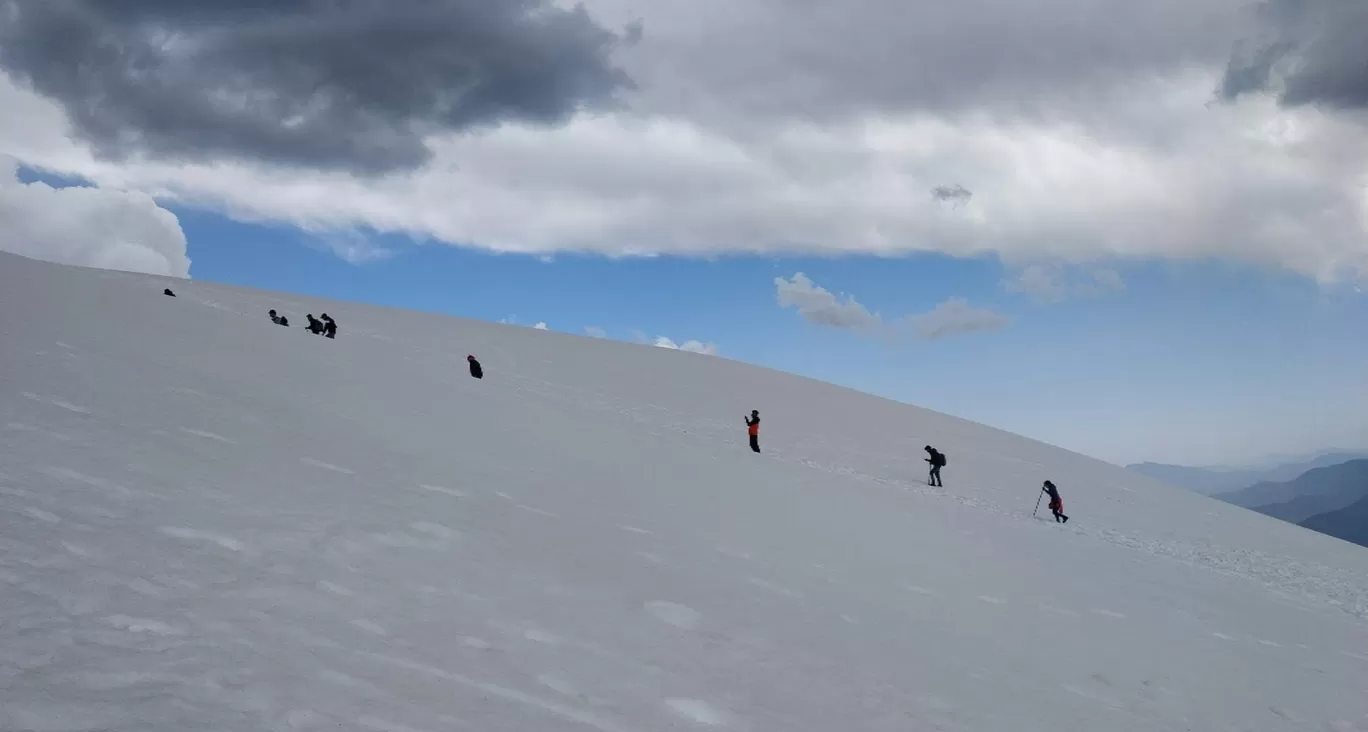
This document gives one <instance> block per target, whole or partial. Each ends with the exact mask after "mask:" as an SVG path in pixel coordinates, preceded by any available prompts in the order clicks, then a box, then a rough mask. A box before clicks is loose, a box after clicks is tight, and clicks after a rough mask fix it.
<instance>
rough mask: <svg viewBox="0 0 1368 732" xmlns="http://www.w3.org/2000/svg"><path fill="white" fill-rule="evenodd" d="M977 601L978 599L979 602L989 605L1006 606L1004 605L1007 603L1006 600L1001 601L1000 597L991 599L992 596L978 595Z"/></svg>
mask: <svg viewBox="0 0 1368 732" xmlns="http://www.w3.org/2000/svg"><path fill="white" fill-rule="evenodd" d="M978 599H980V600H982V601H984V602H986V603H988V604H989V605H1006V604H1007V601H1006V600H1004V599H1002V598H1001V597H993V596H992V595H979V597H978Z"/></svg>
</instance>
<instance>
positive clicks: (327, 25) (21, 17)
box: [0, 0, 640, 173]
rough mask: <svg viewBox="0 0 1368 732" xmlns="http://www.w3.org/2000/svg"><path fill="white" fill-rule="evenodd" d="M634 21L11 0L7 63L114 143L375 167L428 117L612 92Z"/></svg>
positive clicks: (528, 5) (556, 107)
mask: <svg viewBox="0 0 1368 732" xmlns="http://www.w3.org/2000/svg"><path fill="white" fill-rule="evenodd" d="M639 35H640V28H639V27H631V28H628V29H627V31H626V33H625V36H624V35H618V34H615V33H613V32H611V31H609V30H607V29H605V28H604V27H602V26H600V25H599V24H598V23H597V22H595V20H594V19H593V18H591V17H590V16H589V14H588V13H587V12H586V11H585V10H584V9H583V8H582V7H577V8H575V9H573V10H561V9H557V8H553V7H551V6H550V5H549V4H547V3H546V2H545V1H544V0H402V1H398V0H396V1H394V2H380V1H371V0H113V1H110V2H105V1H102V0H0V67H3V68H4V69H5V70H6V71H8V72H9V73H11V74H12V75H14V76H15V77H17V78H19V79H21V80H23V81H26V82H27V83H29V84H31V85H32V86H33V87H34V89H35V90H36V91H38V92H39V93H42V94H44V95H46V96H48V97H50V98H52V99H54V100H56V101H57V102H59V103H60V104H61V105H62V106H63V107H64V108H65V110H66V112H67V113H68V115H69V116H70V118H71V120H72V122H73V124H74V125H75V128H76V130H77V131H78V132H79V133H80V134H81V135H83V136H84V137H86V138H87V139H89V140H90V141H91V142H92V143H93V144H94V145H95V146H96V147H97V149H99V150H100V151H101V152H103V153H105V154H109V155H115V156H119V155H124V154H127V153H138V152H148V153H150V154H153V155H158V156H171V157H184V158H206V157H218V156H223V157H250V158H255V159H260V160H265V161H268V162H274V163H279V164H285V165H300V166H309V167H316V168H321V169H345V170H351V171H357V172H368V173H379V172H386V171H392V170H397V169H404V168H411V167H414V166H417V165H419V164H421V163H422V162H424V161H425V160H426V159H427V158H428V156H429V154H430V153H429V150H428V149H427V148H426V147H425V145H424V143H423V136H424V135H425V134H427V133H429V132H432V131H439V130H450V131H462V130H469V129H472V128H477V127H481V126H484V125H492V124H497V123H500V122H505V121H527V122H534V123H547V124H554V123H557V122H561V121H564V120H565V119H567V118H568V117H569V116H571V115H573V114H574V113H575V112H576V111H578V110H580V109H584V108H595V107H603V106H606V105H610V104H612V103H613V102H614V94H615V92H617V91H619V90H620V89H624V88H627V87H630V85H631V81H630V80H629V79H628V78H627V76H626V75H625V74H624V73H623V72H622V71H620V70H618V69H617V68H615V67H614V66H613V65H612V63H611V62H610V60H609V53H610V52H611V51H612V50H613V48H614V47H615V46H616V45H618V44H620V43H623V42H629V41H632V40H635V39H636V38H637V37H638V36H639Z"/></svg>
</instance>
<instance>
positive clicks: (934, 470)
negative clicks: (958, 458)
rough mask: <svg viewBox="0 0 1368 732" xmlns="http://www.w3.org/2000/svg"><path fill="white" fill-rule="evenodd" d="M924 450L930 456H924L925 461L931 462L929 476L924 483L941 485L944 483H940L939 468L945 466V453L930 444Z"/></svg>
mask: <svg viewBox="0 0 1368 732" xmlns="http://www.w3.org/2000/svg"><path fill="white" fill-rule="evenodd" d="M926 452H927V453H928V454H930V455H931V457H929V458H926V462H928V463H930V464H931V476H930V478H929V479H928V480H927V481H926V484H927V485H934V486H943V485H944V484H943V483H941V476H940V469H941V468H943V467H945V453H943V452H941V451H940V450H937V449H936V448H934V447H931V446H930V445H927V446H926Z"/></svg>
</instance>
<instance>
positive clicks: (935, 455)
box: [745, 409, 1069, 524]
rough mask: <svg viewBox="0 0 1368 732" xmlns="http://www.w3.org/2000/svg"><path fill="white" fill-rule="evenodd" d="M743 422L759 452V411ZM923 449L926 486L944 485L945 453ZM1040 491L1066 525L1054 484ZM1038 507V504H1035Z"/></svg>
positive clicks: (1057, 517) (755, 411)
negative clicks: (927, 466) (925, 466)
mask: <svg viewBox="0 0 1368 732" xmlns="http://www.w3.org/2000/svg"><path fill="white" fill-rule="evenodd" d="M745 420H746V432H747V434H748V436H749V437H750V448H751V450H753V451H755V452H760V410H758V409H752V410H751V413H750V416H748V417H746V418H745ZM923 449H925V450H926V454H927V457H926V458H925V460H926V463H927V465H929V466H930V467H931V472H930V474H929V475H928V476H927V479H926V484H927V485H930V486H937V487H941V486H944V483H942V482H941V468H943V467H945V464H946V459H945V453H943V452H941V451H940V450H937V449H936V448H934V447H932V446H930V445H927V446H926V447H925V448H923ZM1040 489H1041V490H1042V491H1044V492H1045V493H1046V494H1047V495H1049V496H1050V511H1051V512H1052V513H1054V517H1055V521H1056V522H1057V523H1061V524H1063V523H1068V522H1069V517H1068V516H1065V515H1064V499H1062V498H1060V497H1059V489H1058V488H1056V487H1055V484H1054V483H1052V482H1050V481H1048V480H1047V481H1045V484H1044V485H1043V486H1041V488H1040ZM1038 506H1039V504H1037V507H1038Z"/></svg>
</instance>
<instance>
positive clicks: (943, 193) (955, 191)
mask: <svg viewBox="0 0 1368 732" xmlns="http://www.w3.org/2000/svg"><path fill="white" fill-rule="evenodd" d="M973 197H974V193H973V191H970V190H969V189H968V188H965V187H964V186H962V185H960V184H958V183H956V184H955V185H953V186H936V187H935V188H932V189H931V198H933V199H935V200H937V201H940V202H942V203H949V204H952V205H956V206H963V205H964V204H966V203H968V202H969V199H971V198H973Z"/></svg>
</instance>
